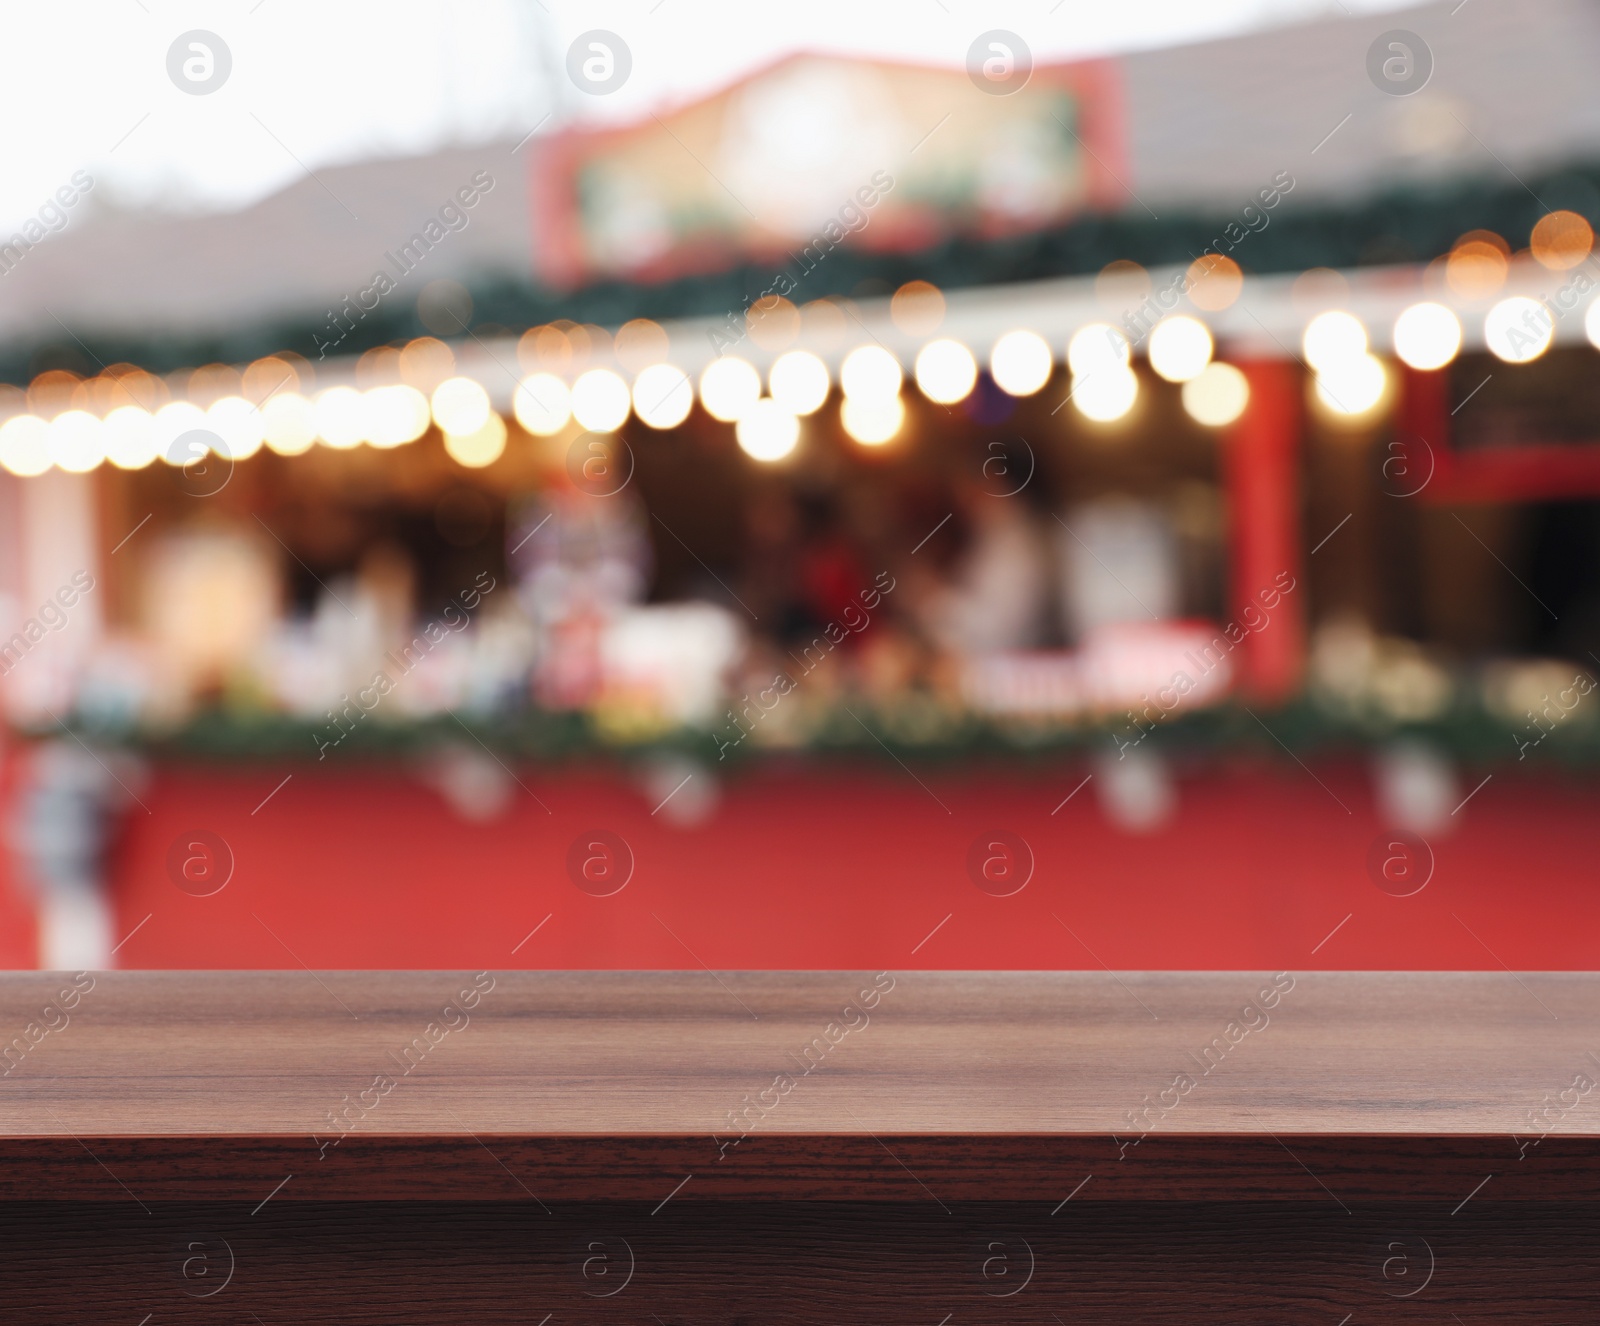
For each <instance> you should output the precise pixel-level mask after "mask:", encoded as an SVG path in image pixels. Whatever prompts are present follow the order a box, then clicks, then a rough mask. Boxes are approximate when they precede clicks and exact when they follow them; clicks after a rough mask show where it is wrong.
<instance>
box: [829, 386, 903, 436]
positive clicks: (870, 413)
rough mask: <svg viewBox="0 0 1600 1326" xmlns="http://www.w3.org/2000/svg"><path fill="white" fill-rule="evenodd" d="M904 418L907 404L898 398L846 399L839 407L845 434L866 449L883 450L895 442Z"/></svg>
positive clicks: (848, 397)
mask: <svg viewBox="0 0 1600 1326" xmlns="http://www.w3.org/2000/svg"><path fill="white" fill-rule="evenodd" d="M905 417H906V407H905V403H904V402H903V401H902V400H901V399H900V397H899V396H891V397H889V399H888V400H887V401H881V402H880V401H863V400H860V399H859V398H855V397H850V396H846V397H845V398H844V402H843V403H842V404H841V405H840V407H839V419H840V422H841V423H843V424H844V431H845V432H847V433H848V434H850V436H851V437H853V438H854V439H855V440H856V441H857V442H859V443H861V445H862V446H864V447H881V446H882V445H883V444H884V443H885V442H888V441H890V440H892V439H893V437H894V436H895V434H896V433H898V432H899V431H900V425H901V424H903V423H904V422H905Z"/></svg>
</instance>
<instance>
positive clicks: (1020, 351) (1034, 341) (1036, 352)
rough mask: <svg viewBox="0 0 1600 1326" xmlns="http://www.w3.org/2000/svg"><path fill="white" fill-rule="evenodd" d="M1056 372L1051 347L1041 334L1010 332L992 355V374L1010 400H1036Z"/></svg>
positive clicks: (990, 362)
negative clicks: (1021, 397) (1036, 394)
mask: <svg viewBox="0 0 1600 1326" xmlns="http://www.w3.org/2000/svg"><path fill="white" fill-rule="evenodd" d="M1054 368H1055V356H1054V355H1053V354H1051V353H1050V343H1049V342H1048V341H1046V340H1045V339H1044V337H1042V336H1040V335H1039V334H1038V333H1037V332H1031V331H1010V332H1007V333H1006V334H1005V335H1004V336H1002V337H1001V338H1000V339H999V340H998V341H996V342H995V343H994V349H993V350H991V351H990V352H989V373H990V375H991V376H992V377H993V378H994V380H995V385H996V386H998V387H999V388H1000V390H1001V391H1003V392H1005V393H1006V394H1007V395H1010V396H1032V395H1033V394H1034V393H1035V392H1037V391H1039V390H1040V389H1041V388H1042V387H1043V386H1044V384H1045V383H1046V382H1048V381H1050V374H1051V372H1052V371H1053V370H1054Z"/></svg>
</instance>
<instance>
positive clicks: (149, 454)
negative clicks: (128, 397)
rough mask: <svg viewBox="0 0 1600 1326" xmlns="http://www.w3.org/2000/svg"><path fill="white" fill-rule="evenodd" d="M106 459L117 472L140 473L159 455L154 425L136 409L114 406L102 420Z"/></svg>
mask: <svg viewBox="0 0 1600 1326" xmlns="http://www.w3.org/2000/svg"><path fill="white" fill-rule="evenodd" d="M105 441H106V459H107V460H109V461H110V462H111V463H112V464H113V465H115V466H116V467H117V468H118V469H119V470H142V469H143V468H144V467H145V466H146V465H149V464H150V463H151V462H152V461H154V460H155V458H156V457H157V456H158V455H159V454H160V452H159V450H158V449H157V447H156V421H155V419H154V417H153V416H152V415H151V414H150V412H149V411H148V410H145V409H141V408H140V407H139V406H137V405H122V406H118V407H117V408H116V409H115V410H113V411H112V412H111V413H110V414H108V415H107V416H106V427H105Z"/></svg>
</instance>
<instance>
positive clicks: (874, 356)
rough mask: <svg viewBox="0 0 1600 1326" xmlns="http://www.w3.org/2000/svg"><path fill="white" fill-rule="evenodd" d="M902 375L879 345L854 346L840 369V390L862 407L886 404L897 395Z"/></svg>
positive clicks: (892, 357)
mask: <svg viewBox="0 0 1600 1326" xmlns="http://www.w3.org/2000/svg"><path fill="white" fill-rule="evenodd" d="M904 381H905V373H904V371H903V370H902V369H901V367H900V361H899V360H898V359H896V358H895V357H894V356H893V355H892V354H890V353H889V352H888V351H887V350H885V349H884V348H883V347H882V346H881V345H861V346H857V347H856V348H855V349H854V350H852V351H851V352H850V353H849V354H847V355H846V356H845V357H844V363H843V364H841V365H840V366H839V387H840V390H842V391H843V392H844V394H845V396H846V397H848V398H849V399H850V400H853V401H857V402H859V403H860V404H862V405H887V404H888V403H889V402H890V401H891V400H894V399H895V398H897V397H898V396H899V394H900V384H901V383H902V382H904Z"/></svg>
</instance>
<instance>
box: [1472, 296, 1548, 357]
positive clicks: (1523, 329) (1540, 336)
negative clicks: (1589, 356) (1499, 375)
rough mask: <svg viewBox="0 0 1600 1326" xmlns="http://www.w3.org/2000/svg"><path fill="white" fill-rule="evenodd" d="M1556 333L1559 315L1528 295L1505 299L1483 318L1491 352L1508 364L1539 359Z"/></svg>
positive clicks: (1486, 339)
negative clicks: (1556, 318)
mask: <svg viewBox="0 0 1600 1326" xmlns="http://www.w3.org/2000/svg"><path fill="white" fill-rule="evenodd" d="M1555 334H1556V320H1555V315H1554V314H1552V313H1551V312H1550V310H1549V309H1548V308H1546V307H1545V306H1544V305H1543V304H1541V303H1540V302H1539V301H1538V300H1537V299H1529V298H1528V297H1527V296H1526V295H1513V296H1512V297H1511V298H1510V299H1502V300H1501V301H1500V302H1499V303H1498V304H1496V305H1495V306H1494V307H1493V308H1492V309H1490V310H1489V312H1488V315H1487V316H1486V317H1485V318H1484V320H1483V339H1484V341H1485V342H1486V343H1487V344H1488V347H1489V353H1490V354H1492V355H1494V356H1495V357H1496V358H1497V359H1503V360H1505V361H1506V363H1508V364H1526V363H1527V362H1528V361H1529V360H1530V359H1537V358H1538V357H1539V356H1540V355H1542V354H1543V353H1544V352H1545V351H1546V350H1548V349H1549V348H1550V342H1551V341H1552V340H1554V339H1555Z"/></svg>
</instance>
